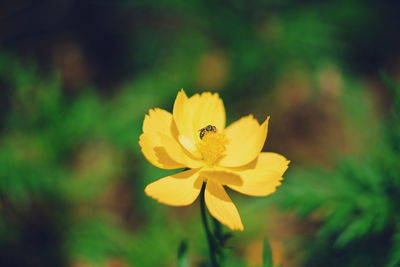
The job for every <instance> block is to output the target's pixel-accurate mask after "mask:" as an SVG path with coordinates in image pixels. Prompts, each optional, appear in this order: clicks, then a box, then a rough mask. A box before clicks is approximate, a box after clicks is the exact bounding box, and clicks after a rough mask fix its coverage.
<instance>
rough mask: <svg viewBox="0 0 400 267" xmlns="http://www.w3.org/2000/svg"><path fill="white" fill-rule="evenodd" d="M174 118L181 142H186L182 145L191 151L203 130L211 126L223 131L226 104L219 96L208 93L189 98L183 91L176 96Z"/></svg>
mask: <svg viewBox="0 0 400 267" xmlns="http://www.w3.org/2000/svg"><path fill="white" fill-rule="evenodd" d="M173 118H174V121H175V123H176V126H177V129H178V132H179V135H180V136H182V137H179V140H184V143H182V145H183V146H184V147H185V148H187V149H188V150H189V151H191V150H193V149H191V148H195V144H196V143H197V142H198V141H199V140H200V138H199V130H200V129H201V128H203V127H206V126H207V125H209V124H210V125H213V126H215V127H216V128H217V130H218V131H223V129H224V128H225V119H226V118H225V108H224V104H223V102H222V100H221V98H219V96H218V94H211V93H208V92H206V93H202V94H200V95H199V94H195V95H193V96H192V97H190V98H188V97H187V95H186V94H185V92H184V91H183V90H181V91H180V92H179V93H178V95H177V96H176V99H175V103H174V109H173ZM181 142H182V141H181ZM191 152H192V153H194V152H193V151H191Z"/></svg>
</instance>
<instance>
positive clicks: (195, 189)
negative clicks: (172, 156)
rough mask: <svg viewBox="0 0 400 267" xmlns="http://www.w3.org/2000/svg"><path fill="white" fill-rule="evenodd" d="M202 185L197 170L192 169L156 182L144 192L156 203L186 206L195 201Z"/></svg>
mask: <svg viewBox="0 0 400 267" xmlns="http://www.w3.org/2000/svg"><path fill="white" fill-rule="evenodd" d="M202 183H203V180H202V179H200V178H199V172H198V169H192V170H188V171H184V172H180V173H177V174H174V175H171V176H167V177H165V178H162V179H160V180H157V181H155V182H153V183H151V184H149V185H147V186H146V188H145V189H144V191H145V193H146V194H147V195H148V196H150V197H152V198H154V199H156V200H157V201H158V202H161V203H164V204H167V205H170V206H186V205H190V204H192V203H193V202H194V201H195V200H196V198H197V196H198V195H199V193H200V189H201V186H202Z"/></svg>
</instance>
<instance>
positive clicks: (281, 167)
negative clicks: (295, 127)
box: [228, 153, 289, 196]
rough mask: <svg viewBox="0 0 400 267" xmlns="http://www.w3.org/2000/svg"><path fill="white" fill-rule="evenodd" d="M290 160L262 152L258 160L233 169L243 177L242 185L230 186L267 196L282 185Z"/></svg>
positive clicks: (239, 190) (230, 185)
mask: <svg viewBox="0 0 400 267" xmlns="http://www.w3.org/2000/svg"><path fill="white" fill-rule="evenodd" d="M288 164H289V161H288V160H287V159H286V158H285V157H283V156H281V155H279V154H276V153H261V154H260V156H259V157H258V158H257V160H255V161H254V163H253V162H252V163H251V164H248V166H247V167H248V169H245V168H244V167H240V168H236V169H231V170H232V171H233V172H234V173H235V174H236V175H239V176H240V177H241V178H242V181H243V183H242V184H241V185H234V184H228V186H229V187H230V188H232V189H234V190H236V191H238V192H240V193H242V194H246V195H250V196H267V195H270V194H272V193H273V192H275V191H276V188H277V187H278V186H280V185H281V181H282V179H283V178H282V175H283V173H284V172H285V171H286V169H287V168H288Z"/></svg>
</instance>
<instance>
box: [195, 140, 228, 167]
mask: <svg viewBox="0 0 400 267" xmlns="http://www.w3.org/2000/svg"><path fill="white" fill-rule="evenodd" d="M228 143H229V141H228V139H227V138H226V136H225V135H224V134H222V133H217V132H206V133H205V134H204V136H203V138H202V139H201V140H200V141H199V142H198V143H197V149H198V150H199V151H200V153H201V155H202V157H203V160H204V161H205V162H206V163H207V164H208V165H209V166H213V165H214V164H215V163H217V162H218V160H219V159H221V157H222V156H224V152H225V150H226V148H225V146H226V145H227V144H228Z"/></svg>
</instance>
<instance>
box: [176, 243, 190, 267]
mask: <svg viewBox="0 0 400 267" xmlns="http://www.w3.org/2000/svg"><path fill="white" fill-rule="evenodd" d="M187 250H188V243H187V240H185V239H184V240H182V241H181V243H180V244H179V248H178V267H189V258H188V256H187Z"/></svg>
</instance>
